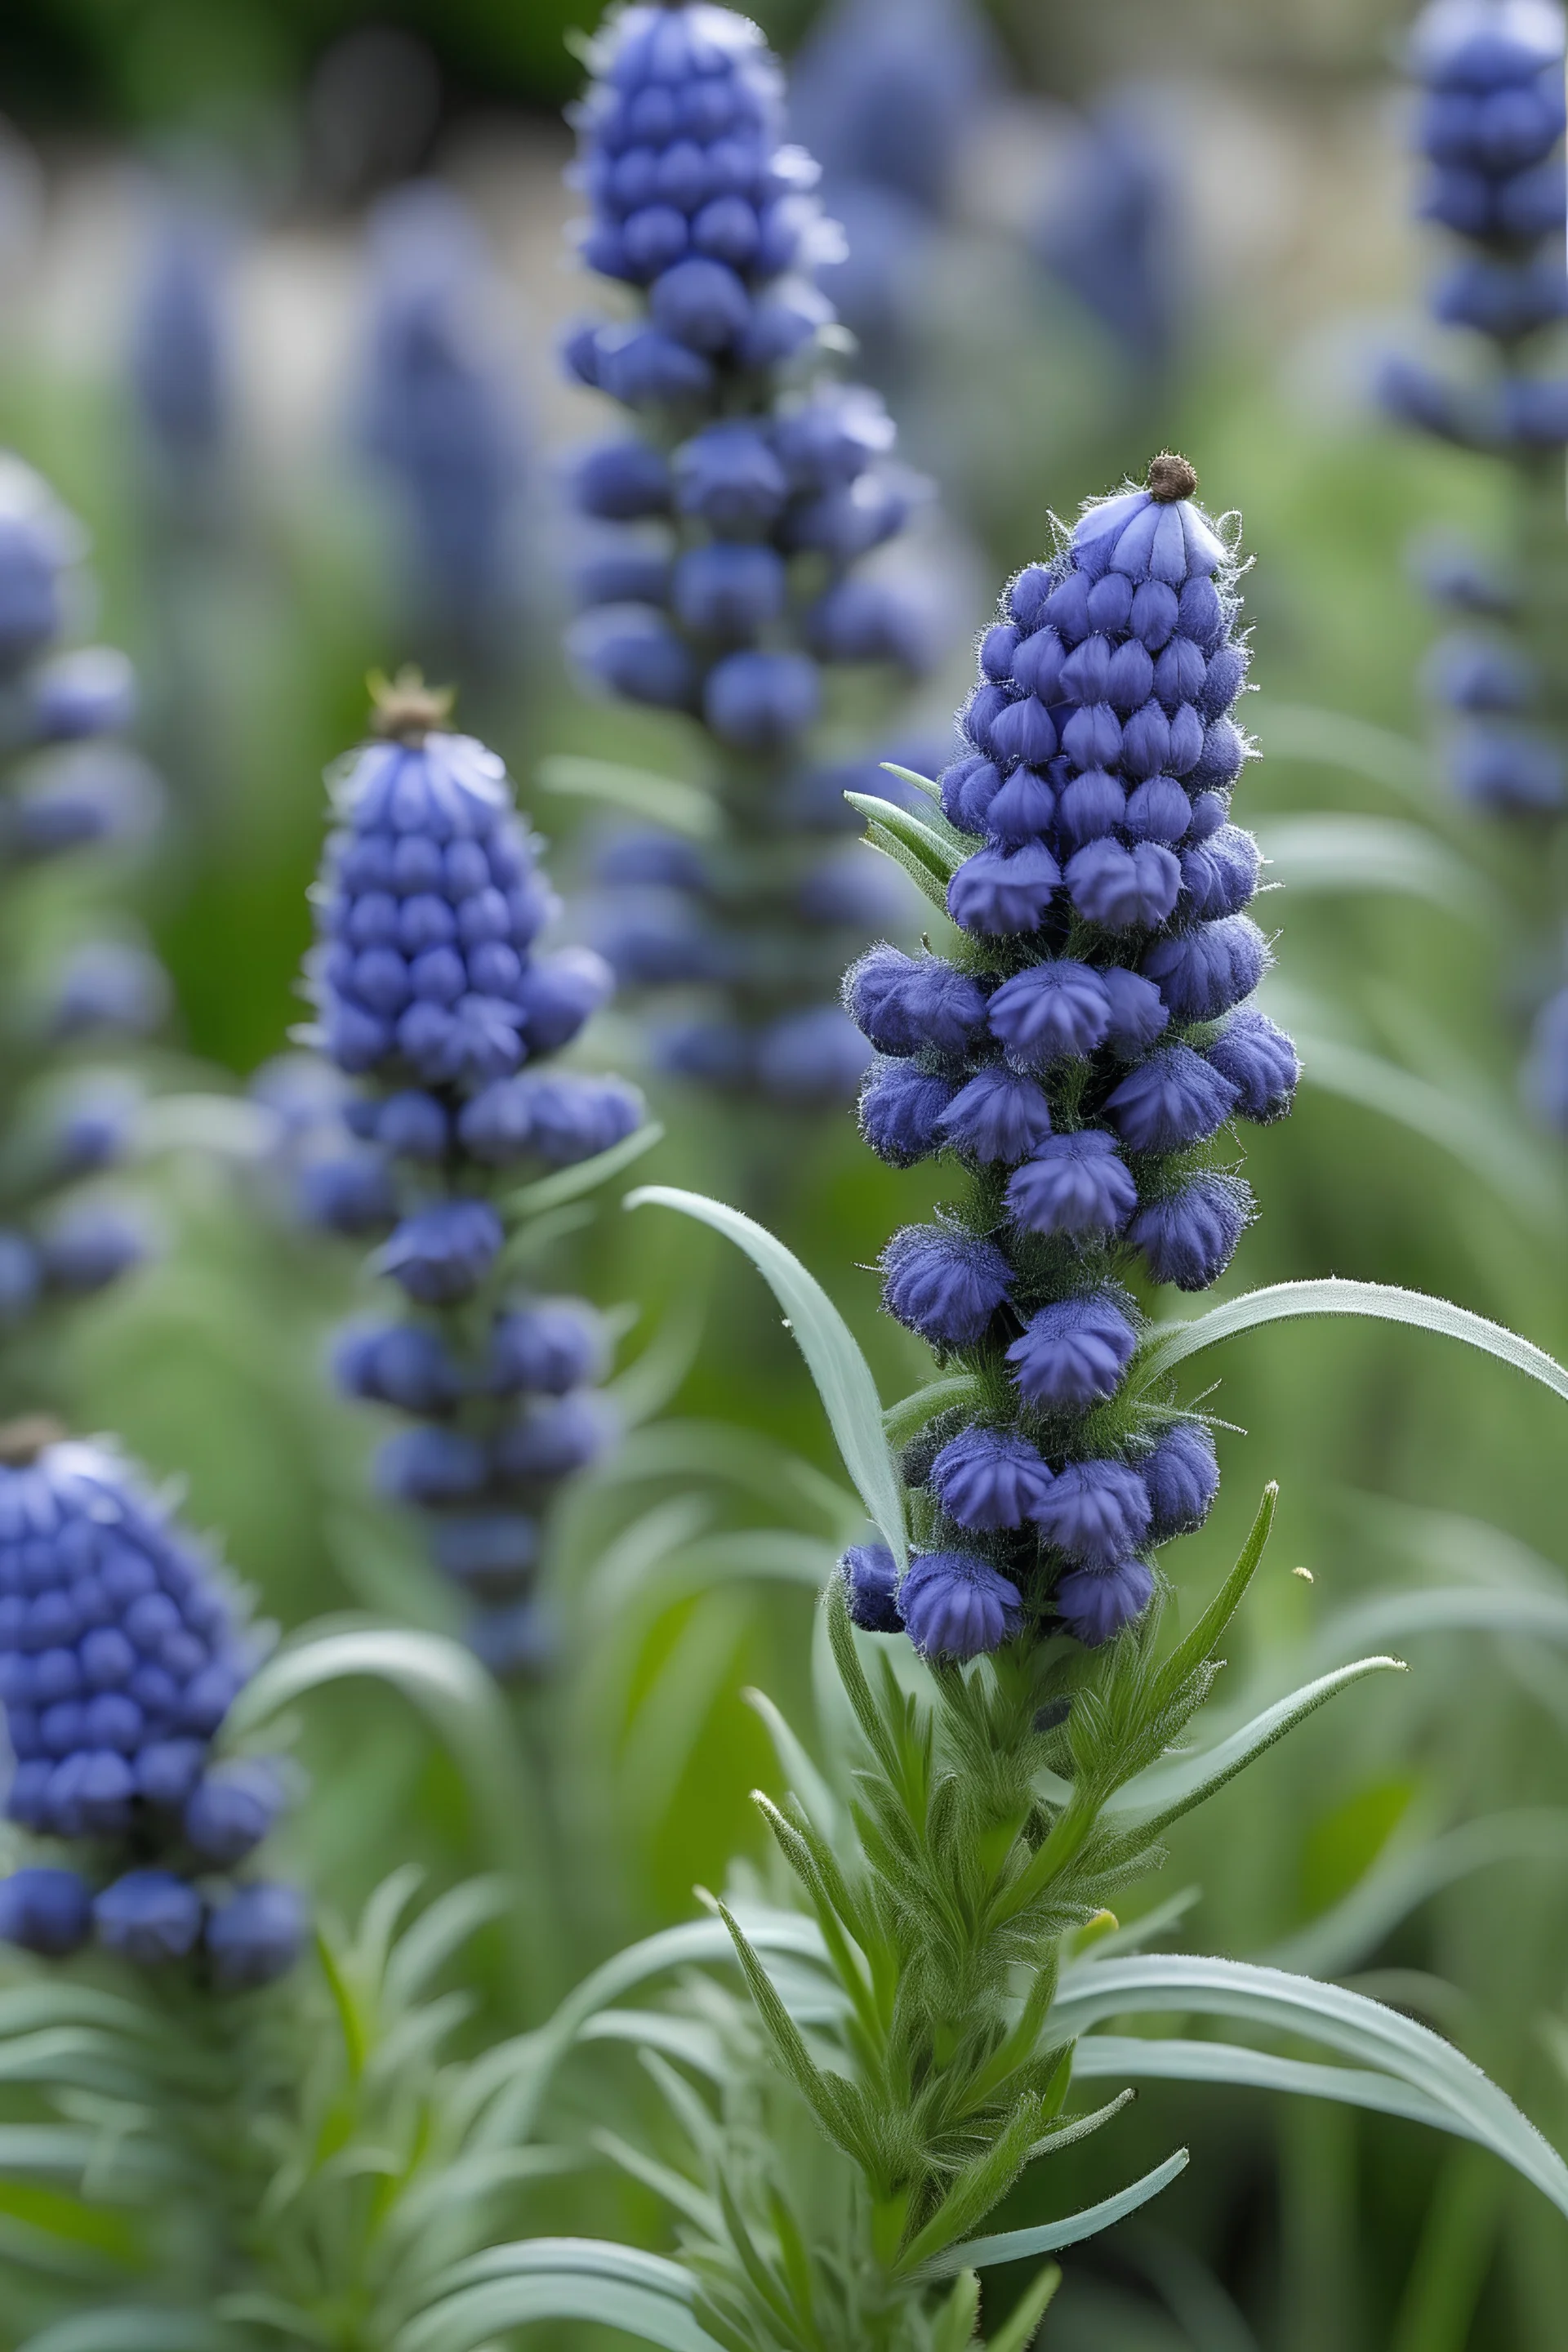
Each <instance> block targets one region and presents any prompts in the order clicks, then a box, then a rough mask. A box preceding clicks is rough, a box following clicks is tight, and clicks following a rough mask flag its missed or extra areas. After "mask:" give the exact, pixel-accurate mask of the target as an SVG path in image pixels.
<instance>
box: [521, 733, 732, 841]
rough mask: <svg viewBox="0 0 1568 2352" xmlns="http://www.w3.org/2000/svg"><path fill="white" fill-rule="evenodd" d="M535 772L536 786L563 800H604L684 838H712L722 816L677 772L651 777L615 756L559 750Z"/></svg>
mask: <svg viewBox="0 0 1568 2352" xmlns="http://www.w3.org/2000/svg"><path fill="white" fill-rule="evenodd" d="M535 775H536V779H537V782H538V783H539V786H540V788H541V790H542V791H543V792H547V793H556V794H558V795H559V796H560V797H561V798H562V799H563V800H579V801H604V802H605V803H608V805H609V806H610V807H611V808H619V809H626V810H627V811H629V813H630V814H632V815H633V816H640V817H647V818H648V819H649V820H650V821H651V822H652V823H653V824H662V825H665V826H667V827H668V830H669V831H670V832H671V833H681V834H684V835H686V837H687V838H688V840H689V841H716V840H717V839H718V837H719V835H720V833H721V830H722V826H723V820H722V817H721V814H720V809H719V803H718V802H717V801H716V800H715V799H714V798H713V796H712V794H711V793H705V792H703V791H702V790H701V788H700V786H699V785H697V784H689V783H686V782H682V780H681V779H680V778H679V776H656V775H654V774H653V773H652V772H651V771H650V770H648V769H647V768H628V767H623V766H622V765H621V764H620V763H619V761H615V760H589V759H584V758H581V757H579V756H578V755H577V754H576V753H575V752H570V751H559V752H557V753H555V754H554V755H553V757H552V758H551V759H548V760H542V761H540V763H539V766H538V768H537V770H536V771H535Z"/></svg>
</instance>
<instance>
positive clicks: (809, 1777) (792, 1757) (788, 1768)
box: [741, 1689, 839, 1843]
mask: <svg viewBox="0 0 1568 2352" xmlns="http://www.w3.org/2000/svg"><path fill="white" fill-rule="evenodd" d="M741 1696H742V1698H743V1699H744V1700H745V1702H746V1705H747V1706H749V1707H750V1708H751V1709H752V1713H753V1714H754V1715H756V1716H757V1717H760V1719H761V1721H762V1724H763V1728H764V1730H765V1731H766V1732H767V1735H768V1738H770V1739H771V1740H772V1741H773V1754H774V1755H775V1756H776V1757H777V1758H778V1760H779V1769H780V1771H781V1772H782V1773H783V1774H784V1783H785V1786H786V1787H787V1788H790V1789H793V1790H794V1791H795V1795H796V1796H797V1797H798V1798H799V1799H800V1801H801V1803H802V1804H803V1805H804V1806H805V1810H806V1811H807V1812H808V1813H809V1814H810V1815H811V1818H812V1820H813V1821H814V1822H816V1824H817V1826H818V1828H819V1829H820V1830H821V1831H822V1833H823V1835H824V1836H825V1837H826V1838H827V1839H828V1841H829V1842H830V1843H832V1842H834V1841H836V1840H837V1836H838V1832H839V1804H838V1800H837V1797H836V1796H835V1795H834V1793H833V1791H832V1790H831V1789H830V1788H829V1787H828V1785H827V1783H826V1780H824V1779H823V1777H822V1775H821V1773H820V1772H819V1771H818V1770H817V1769H816V1765H815V1764H814V1763H813V1762H812V1760H811V1758H810V1756H809V1755H808V1754H807V1753H806V1750H805V1745H804V1743H803V1742H802V1741H801V1740H800V1739H798V1738H796V1736H795V1732H794V1731H793V1730H792V1729H791V1728H790V1726H789V1724H788V1722H787V1721H786V1720H785V1718H784V1716H783V1715H782V1714H781V1713H780V1711H779V1709H778V1708H777V1707H776V1706H774V1705H773V1700H772V1699H771V1698H770V1697H769V1696H768V1695H767V1693H766V1691H761V1690H755V1689H751V1690H743V1691H742V1693H741Z"/></svg>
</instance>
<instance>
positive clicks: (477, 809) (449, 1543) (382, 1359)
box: [295, 682, 643, 1673]
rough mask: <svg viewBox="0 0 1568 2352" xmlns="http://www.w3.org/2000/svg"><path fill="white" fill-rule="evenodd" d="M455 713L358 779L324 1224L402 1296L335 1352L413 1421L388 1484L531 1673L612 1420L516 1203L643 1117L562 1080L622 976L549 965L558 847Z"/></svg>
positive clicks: (612, 1095)
mask: <svg viewBox="0 0 1568 2352" xmlns="http://www.w3.org/2000/svg"><path fill="white" fill-rule="evenodd" d="M444 716H445V698H442V697H439V696H433V695H430V694H428V693H426V691H425V690H424V689H422V688H418V687H416V686H414V685H412V684H409V683H407V682H401V683H400V684H399V685H398V686H396V687H394V688H389V689H388V690H387V691H386V692H385V693H384V695H383V696H382V698H381V702H380V706H379V709H378V711H377V714H376V721H375V723H376V726H377V729H378V730H379V740H375V741H374V742H372V743H371V744H369V745H368V746H367V747H366V748H365V749H363V750H362V751H359V752H358V753H357V754H355V755H354V756H353V759H352V760H351V761H349V762H348V763H347V764H346V767H345V769H344V771H343V772H342V774H341V776H340V778H339V780H338V782H337V784H336V787H335V790H334V795H333V798H334V810H335V815H336V820H337V822H336V827H335V829H334V831H333V832H332V834H331V835H330V837H329V840H328V843H327V849H326V856H325V862H324V866H323V871H322V878H321V884H320V887H319V888H318V890H317V893H316V899H317V908H316V912H317V925H318V930H319V934H320V940H319V944H318V946H317V948H316V949H315V950H314V951H313V953H312V956H311V959H310V992H311V994H312V996H313V998H314V1000H315V1003H316V1005H317V1007H318V1010H319V1015H320V1020H319V1026H318V1028H317V1029H316V1030H314V1031H312V1032H309V1033H307V1035H308V1037H309V1038H310V1042H313V1043H316V1044H318V1045H320V1046H321V1047H322V1048H323V1050H324V1051H325V1053H326V1054H327V1055H328V1056H329V1057H330V1058H331V1061H332V1062H333V1063H335V1064H336V1066H337V1067H338V1069H339V1070H340V1071H342V1072H343V1073H346V1074H347V1075H348V1076H352V1077H353V1078H355V1079H357V1080H359V1081H360V1087H359V1090H358V1091H357V1092H356V1093H355V1094H354V1095H353V1096H352V1097H351V1098H350V1099H349V1100H348V1102H347V1104H346V1106H345V1116H346V1119H347V1123H348V1126H349V1128H350V1129H352V1131H353V1135H354V1137H355V1138H356V1142H355V1144H354V1146H353V1150H352V1151H351V1152H349V1153H346V1154H342V1155H340V1156H338V1157H336V1158H333V1157H331V1156H328V1157H325V1158H323V1159H321V1160H318V1161H317V1162H316V1163H315V1171H316V1182H317V1185H318V1188H319V1189H320V1190H321V1195H322V1197H321V1200H320V1201H319V1202H318V1203H317V1209H318V1213H319V1214H320V1216H321V1221H322V1222H325V1223H335V1224H336V1225H337V1226H338V1227H339V1228H340V1230H342V1229H349V1230H357V1231H359V1232H362V1233H370V1232H380V1233H382V1234H384V1235H385V1236H386V1238H385V1240H384V1244H383V1246H382V1248H381V1251H380V1253H379V1255H378V1256H377V1258H376V1259H375V1260H374V1265H375V1266H376V1268H377V1270H378V1271H379V1272H380V1273H382V1274H384V1275H385V1276H388V1277H389V1278H390V1280H391V1281H392V1282H393V1283H394V1284H395V1285H396V1286H397V1288H398V1289H399V1290H401V1292H402V1293H403V1297H404V1301H405V1311H404V1313H403V1314H402V1316H401V1317H400V1318H398V1319H397V1320H395V1321H382V1320H378V1321H376V1322H374V1323H370V1324H366V1325H364V1326H363V1327H359V1328H354V1329H353V1330H351V1331H350V1332H348V1333H346V1334H345V1335H344V1336H343V1338H342V1341H341V1343H340V1346H339V1348H338V1351H337V1356H336V1370H337V1375H338V1378H339V1380H340V1381H341V1383H342V1386H343V1388H344V1389H345V1390H346V1391H348V1392H349V1393H350V1394H351V1395H353V1396H358V1397H363V1398H365V1399H368V1400H374V1401H375V1402H380V1403H383V1404H386V1405H390V1406H392V1407H394V1408H395V1410H397V1411H398V1412H403V1413H405V1414H406V1415H407V1416H408V1418H409V1423H410V1426H409V1427H408V1428H406V1429H405V1430H404V1431H402V1432H400V1433H398V1434H397V1435H395V1436H394V1437H392V1438H390V1439H389V1440H388V1441H387V1443H386V1444H385V1445H384V1447H383V1449H382V1452H381V1454H380V1456H379V1460H378V1470H377V1475H378V1479H379V1483H380V1485H381V1486H382V1488H383V1491H384V1493H386V1494H387V1495H388V1496H391V1497H392V1498H394V1499H395V1500H397V1501H399V1502H403V1503H407V1504H410V1505H413V1506H415V1507H416V1508H418V1509H419V1510H421V1511H423V1512H425V1513H426V1514H427V1515H428V1517H429V1521H430V1527H431V1534H432V1542H433V1549H434V1552H435V1557H436V1559H437V1564H438V1566H439V1567H440V1568H441V1570H443V1571H444V1572H445V1573H446V1574H447V1576H448V1577H450V1578H452V1579H453V1580H455V1581H456V1583H457V1584H458V1586H459V1587H460V1588H461V1589H462V1590H463V1591H465V1592H466V1593H467V1594H468V1595H469V1596H470V1598H471V1600H472V1601H473V1602H474V1604H475V1606H474V1614H473V1617H472V1620H471V1625H470V1632H471V1637H472V1639H473V1642H474V1645H475V1647H476V1648H477V1649H478V1650H479V1654H480V1655H481V1656H482V1657H484V1658H485V1660H486V1661H487V1663H488V1664H490V1665H492V1666H493V1667H494V1668H495V1669H496V1670H497V1671H498V1672H509V1673H510V1672H522V1671H525V1670H528V1669H530V1668H531V1667H534V1666H536V1665H539V1664H542V1663H543V1662H544V1659H545V1656H546V1654H547V1626H546V1622H545V1620H544V1618H543V1616H542V1612H541V1611H540V1609H539V1606H538V1604H537V1602H536V1601H535V1600H534V1599H533V1598H532V1597H531V1596H532V1589H533V1586H534V1583H535V1580H536V1576H537V1571H538V1569H539V1565H540V1556H541V1549H542V1532H541V1521H542V1515H543V1513H544V1512H545V1510H546V1508H547V1507H548V1505H549V1503H550V1501H551V1499H552V1496H553V1495H554V1493H555V1491H556V1490H557V1489H558V1488H559V1487H560V1486H561V1485H562V1483H563V1481H564V1480H565V1479H567V1478H569V1477H570V1476H571V1475H573V1473H574V1472H575V1471H578V1470H581V1469H584V1468H585V1467H586V1466H587V1465H588V1464H589V1463H591V1462H593V1461H594V1460H595V1459H596V1458H597V1457H598V1456H599V1455H600V1454H602V1453H603V1452H604V1450H605V1446H606V1445H607V1444H608V1443H609V1442H610V1440H611V1437H612V1435H613V1420H612V1415H611V1413H610V1410H609V1407H608V1403H607V1401H606V1400H605V1398H604V1397H603V1396H601V1395H600V1394H598V1393H597V1391H596V1384H597V1382H598V1381H600V1379H601V1377H602V1375H603V1373H604V1371H605V1367H606V1359H607V1347H606V1342H605V1334H604V1332H603V1329H602V1328H601V1326H600V1323H599V1321H598V1318H596V1317H595V1314H594V1313H593V1311H592V1310H591V1309H590V1308H589V1307H586V1306H584V1304H582V1303H581V1302H580V1301H578V1300H576V1299H569V1298H554V1297H542V1296H538V1295H535V1294H533V1293H532V1292H531V1291H525V1290H523V1289H522V1288H521V1287H520V1286H519V1285H518V1283H517V1280H516V1278H515V1276H513V1274H512V1273H511V1270H510V1263H509V1259H510V1255H512V1253H510V1252H509V1248H508V1243H509V1228H508V1206H507V1201H506V1197H505V1196H506V1194H507V1192H508V1191H509V1190H511V1189H514V1188H515V1186H516V1183H517V1179H518V1174H519V1171H522V1172H524V1173H526V1172H529V1171H531V1172H532V1173H533V1174H535V1175H542V1174H544V1173H546V1172H547V1171H552V1170H561V1169H566V1168H570V1167H574V1166H576V1165H578V1164H580V1163H581V1162H583V1161H585V1160H593V1159H595V1158H596V1157H597V1156H598V1155H599V1154H600V1153H602V1152H605V1151H608V1150H611V1149H612V1148H613V1147H614V1146H616V1144H618V1143H621V1142H623V1141H624V1140H625V1139H626V1138H627V1137H629V1136H630V1135H631V1134H632V1133H633V1132H634V1130H635V1129H637V1127H638V1126H639V1125H640V1124H641V1122H642V1117H643V1110H642V1102H641V1097H639V1096H638V1095H637V1091H636V1089H635V1088H634V1087H629V1086H627V1085H626V1083H625V1082H624V1081H623V1080H621V1079H619V1078H615V1077H605V1076H596V1075H591V1074H589V1073H587V1072H583V1071H574V1070H560V1069H555V1068H552V1067H551V1066H550V1063H551V1059H552V1056H553V1055H555V1054H556V1053H558V1052H559V1051H560V1049H561V1048H562V1047H563V1045H567V1044H568V1043H569V1042H570V1040H571V1039H573V1038H574V1037H575V1036H576V1034H578V1032H579V1031H580V1030H581V1029H582V1028H583V1026H584V1023H585V1022H586V1021H587V1020H588V1018H589V1016H590V1015H591V1014H592V1013H594V1012H595V1010H596V1009H597V1008H598V1007H599V1006H600V1005H601V1004H603V1003H605V1000H606V999H607V997H608V996H609V994H610V992H611V986H612V981H611V975H610V972H609V971H608V969H607V967H606V966H605V963H604V962H603V961H601V959H600V958H599V957H598V956H597V955H595V954H594V953H593V952H592V950H588V949H585V948H581V947H566V948H562V949H559V950H554V951H553V952H549V953H542V952H541V951H540V950H539V948H538V946H537V941H538V940H539V935H540V933H541V931H542V929H543V928H544V926H545V924H546V923H547V922H548V921H549V920H550V919H551V917H552V915H553V914H554V913H555V911H556V901H555V898H554V895H553V893H552V891H551V890H550V888H549V887H548V885H547V884H546V883H545V881H544V878H543V876H542V873H541V871H540V869H539V865H538V846H539V845H538V844H537V842H536V841H534V839H533V838H532V837H531V835H529V833H528V832H527V831H526V830H525V828H524V826H523V825H522V824H521V821H520V819H519V817H518V814H517V811H516V808H515V805H514V803H513V798H512V790H511V785H510V781H509V779H508V777H507V774H506V772H505V769H504V768H503V766H502V764H501V762H500V760H499V759H498V758H497V757H496V755H495V754H494V752H492V751H487V750H486V749H485V748H484V746H483V745H482V744H481V743H479V742H476V741H475V740H473V739H472V738H471V737H468V736H464V735H455V734H451V733H447V732H446V731H444V730H442V729H441V727H440V724H439V722H440V720H441V719H442V718H443V717H444ZM295 1091H296V1092H297V1089H296V1090H295Z"/></svg>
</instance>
